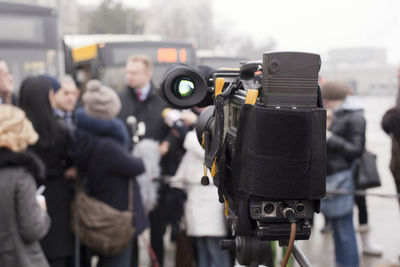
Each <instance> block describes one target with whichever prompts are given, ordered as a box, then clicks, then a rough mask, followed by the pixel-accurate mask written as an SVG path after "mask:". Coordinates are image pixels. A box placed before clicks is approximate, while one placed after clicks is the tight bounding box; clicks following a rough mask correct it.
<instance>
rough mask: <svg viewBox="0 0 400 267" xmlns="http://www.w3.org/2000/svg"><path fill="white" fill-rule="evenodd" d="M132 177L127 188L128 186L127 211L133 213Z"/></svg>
mask: <svg viewBox="0 0 400 267" xmlns="http://www.w3.org/2000/svg"><path fill="white" fill-rule="evenodd" d="M133 179H134V178H133V177H132V178H130V179H129V186H128V190H129V192H128V194H129V195H128V201H129V202H128V210H129V211H133V194H134V188H133V187H134V183H133Z"/></svg>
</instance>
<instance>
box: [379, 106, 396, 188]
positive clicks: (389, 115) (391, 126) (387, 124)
mask: <svg viewBox="0 0 400 267" xmlns="http://www.w3.org/2000/svg"><path fill="white" fill-rule="evenodd" d="M382 128H383V130H384V131H385V132H386V133H387V134H389V135H391V138H392V157H391V159H390V171H391V172H392V174H393V177H394V180H395V183H396V187H397V192H400V108H398V107H395V108H392V109H389V110H388V111H387V112H386V113H385V115H384V116H383V118H382Z"/></svg>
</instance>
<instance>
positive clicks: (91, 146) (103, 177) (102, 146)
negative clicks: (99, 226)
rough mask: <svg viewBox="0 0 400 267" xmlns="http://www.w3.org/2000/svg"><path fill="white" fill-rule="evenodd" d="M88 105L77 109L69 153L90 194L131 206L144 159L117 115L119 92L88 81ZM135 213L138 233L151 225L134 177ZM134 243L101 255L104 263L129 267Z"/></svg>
mask: <svg viewBox="0 0 400 267" xmlns="http://www.w3.org/2000/svg"><path fill="white" fill-rule="evenodd" d="M82 100H83V103H84V106H85V108H84V109H78V110H77V111H76V112H75V123H76V127H77V129H76V131H75V132H74V135H73V144H72V145H71V147H70V155H71V157H72V159H73V162H74V163H75V164H76V166H77V168H78V170H79V172H80V173H81V174H83V176H84V177H85V179H86V181H87V188H88V194H89V195H90V196H92V197H94V198H96V199H98V200H101V201H103V202H105V203H107V204H108V205H110V206H111V207H114V208H115V209H118V210H120V211H124V210H127V209H128V200H129V180H130V179H134V178H135V177H136V176H137V175H139V174H141V173H142V172H143V171H144V164H143V162H142V160H141V159H139V158H136V157H134V156H132V155H131V153H130V152H129V150H128V149H127V147H126V146H124V145H125V144H126V142H127V140H126V138H127V134H125V133H123V132H122V131H126V128H125V127H124V125H123V123H122V122H121V121H120V120H119V119H116V118H115V116H116V115H117V113H118V112H119V109H120V102H119V98H118V96H117V94H116V93H115V92H114V91H113V90H112V89H110V88H106V87H103V86H102V85H101V84H100V82H98V81H89V83H88V85H87V90H86V93H85V94H84V95H83V98H82ZM133 211H134V214H135V217H134V221H133V222H132V223H133V225H134V227H135V228H136V234H140V233H141V232H142V231H143V230H144V229H145V228H146V227H148V220H147V217H146V215H145V212H144V208H143V205H142V200H141V196H140V190H139V186H138V184H137V182H136V179H134V202H133ZM130 251H131V246H128V247H127V248H126V249H125V250H124V251H123V252H121V253H120V254H118V255H116V256H113V257H104V256H101V255H100V257H99V265H98V266H102V267H106V266H110V267H128V266H130V262H131V257H130V256H131V253H130Z"/></svg>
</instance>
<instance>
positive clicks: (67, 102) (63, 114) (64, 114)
mask: <svg viewBox="0 0 400 267" xmlns="http://www.w3.org/2000/svg"><path fill="white" fill-rule="evenodd" d="M46 77H47V78H48V79H49V80H50V82H51V84H52V88H53V91H54V107H53V112H54V115H55V117H56V118H57V120H58V121H59V122H60V123H62V124H64V126H65V127H66V128H67V129H69V130H72V129H73V128H74V124H73V112H74V109H75V106H76V102H77V101H78V98H79V95H80V91H79V89H78V88H77V87H76V84H75V82H74V80H73V79H72V78H71V77H70V76H62V77H61V78H60V81H58V80H57V79H56V78H54V77H51V76H48V75H46Z"/></svg>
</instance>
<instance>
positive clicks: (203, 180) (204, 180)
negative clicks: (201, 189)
mask: <svg viewBox="0 0 400 267" xmlns="http://www.w3.org/2000/svg"><path fill="white" fill-rule="evenodd" d="M201 184H202V185H204V186H206V185H209V184H210V179H209V178H208V176H203V177H201Z"/></svg>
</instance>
